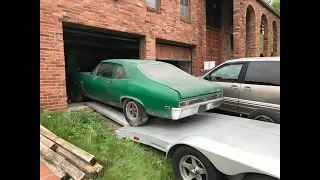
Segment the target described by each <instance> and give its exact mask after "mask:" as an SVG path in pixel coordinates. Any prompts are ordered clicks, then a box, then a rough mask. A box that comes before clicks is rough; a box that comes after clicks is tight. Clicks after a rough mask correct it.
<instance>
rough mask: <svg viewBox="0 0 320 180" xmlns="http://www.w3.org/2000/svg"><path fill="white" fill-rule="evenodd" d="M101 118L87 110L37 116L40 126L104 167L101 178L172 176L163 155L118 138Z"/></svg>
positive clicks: (160, 179)
mask: <svg viewBox="0 0 320 180" xmlns="http://www.w3.org/2000/svg"><path fill="white" fill-rule="evenodd" d="M102 121H103V119H102V117H101V116H100V115H98V114H93V113H86V112H72V113H56V114H41V115H40V123H41V125H43V126H44V127H46V128H48V129H49V130H50V131H52V132H53V133H55V134H56V135H57V136H59V137H61V138H63V139H65V140H66V141H68V142H70V143H72V144H74V145H76V146H78V147H79V148H81V149H83V150H85V151H87V152H89V153H91V154H93V155H94V156H95V157H96V158H97V160H98V162H99V163H100V164H101V165H103V166H104V168H105V174H104V176H103V177H102V178H100V179H102V180H128V179H130V180H171V179H172V180H173V179H174V174H173V171H172V168H171V165H170V163H169V161H168V160H166V159H165V158H164V156H163V154H160V153H159V152H157V151H155V150H154V149H151V148H146V147H143V146H141V145H139V144H138V143H134V142H130V141H124V140H122V141H120V140H117V139H116V137H115V135H114V134H113V133H112V132H108V131H106V130H105V129H104V128H103V126H102V124H101V123H102ZM100 179H99V180H100Z"/></svg>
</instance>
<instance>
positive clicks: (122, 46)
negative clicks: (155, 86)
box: [63, 27, 140, 103]
mask: <svg viewBox="0 0 320 180" xmlns="http://www.w3.org/2000/svg"><path fill="white" fill-rule="evenodd" d="M63 40H64V53H65V66H66V67H65V69H66V82H67V95H68V103H71V102H72V101H71V99H70V92H71V91H70V89H71V87H72V86H71V83H70V82H71V81H70V77H71V75H72V74H73V73H74V72H76V71H81V72H90V71H92V70H93V69H94V67H95V66H96V65H97V64H98V63H99V62H100V61H101V60H105V59H139V54H140V52H139V43H140V39H139V38H128V37H125V36H119V35H114V34H107V33H104V32H100V31H92V30H87V29H79V28H71V27H63ZM73 101H76V100H74V98H73Z"/></svg>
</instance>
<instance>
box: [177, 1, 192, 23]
mask: <svg viewBox="0 0 320 180" xmlns="http://www.w3.org/2000/svg"><path fill="white" fill-rule="evenodd" d="M181 1H183V0H180V1H179V4H180V19H181V20H182V21H185V22H189V23H190V22H191V8H190V0H186V1H187V2H188V4H187V5H185V4H182V3H181ZM181 6H188V17H189V18H188V19H185V18H184V17H183V16H182V13H181Z"/></svg>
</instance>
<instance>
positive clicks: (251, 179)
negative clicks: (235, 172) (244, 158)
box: [241, 174, 279, 180]
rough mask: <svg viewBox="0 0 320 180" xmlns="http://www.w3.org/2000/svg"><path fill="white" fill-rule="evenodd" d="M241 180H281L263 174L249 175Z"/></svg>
mask: <svg viewBox="0 0 320 180" xmlns="http://www.w3.org/2000/svg"><path fill="white" fill-rule="evenodd" d="M241 180H279V179H277V178H274V177H270V176H267V175H262V174H247V175H245V176H244V177H243V178H242V179H241Z"/></svg>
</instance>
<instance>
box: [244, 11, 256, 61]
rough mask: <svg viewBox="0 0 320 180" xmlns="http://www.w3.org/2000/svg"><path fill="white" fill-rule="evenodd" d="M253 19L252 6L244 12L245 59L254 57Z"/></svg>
mask: <svg viewBox="0 0 320 180" xmlns="http://www.w3.org/2000/svg"><path fill="white" fill-rule="evenodd" d="M255 17H256V16H255V11H254V8H253V6H252V5H249V6H248V7H247V10H246V52H245V56H246V57H254V56H255V55H256V43H255V37H256V36H255V32H256V31H255V30H256V23H255Z"/></svg>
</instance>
